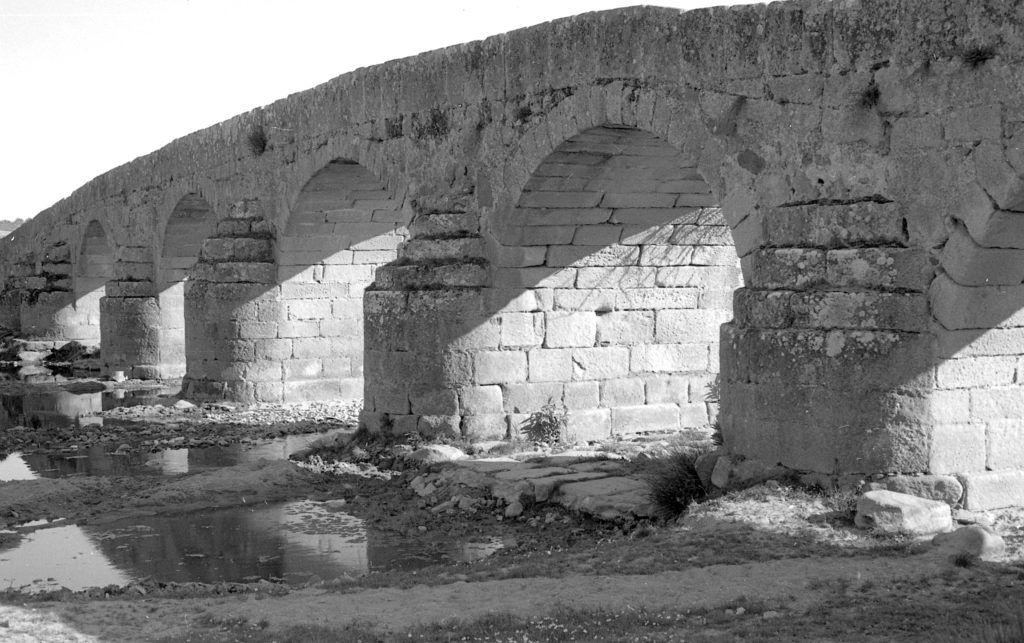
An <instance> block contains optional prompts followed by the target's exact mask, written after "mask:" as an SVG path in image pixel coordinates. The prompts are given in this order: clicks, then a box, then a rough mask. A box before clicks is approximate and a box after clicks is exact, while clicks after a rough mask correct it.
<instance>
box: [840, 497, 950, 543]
mask: <svg viewBox="0 0 1024 643" xmlns="http://www.w3.org/2000/svg"><path fill="white" fill-rule="evenodd" d="M854 523H855V524H856V525H857V526H858V527H860V528H861V529H875V530H877V531H879V532H882V533H888V534H895V533H911V534H933V533H936V532H940V531H949V530H950V529H952V528H953V517H952V514H951V513H950V510H949V505H947V504H946V503H944V502H938V501H935V500H927V499H925V498H918V497H916V496H910V495H907V494H905V493H896V492H895V491H886V490H875V491H868V492H867V493H865V494H864V495H863V496H861V497H860V499H859V500H858V501H857V515H856V517H855V518H854Z"/></svg>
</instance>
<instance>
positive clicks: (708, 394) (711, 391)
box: [704, 375, 725, 447]
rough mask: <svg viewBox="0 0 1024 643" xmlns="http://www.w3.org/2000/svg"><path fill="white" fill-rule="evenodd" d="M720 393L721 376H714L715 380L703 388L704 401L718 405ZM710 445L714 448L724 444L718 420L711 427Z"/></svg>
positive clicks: (720, 424)
mask: <svg viewBox="0 0 1024 643" xmlns="http://www.w3.org/2000/svg"><path fill="white" fill-rule="evenodd" d="M721 392H722V383H721V375H715V379H714V380H712V381H710V382H708V383H707V384H706V385H705V386H704V401H705V402H708V403H710V404H718V403H719V402H720V401H721ZM711 444H713V445H715V446H716V447H720V446H723V445H724V444H725V438H723V437H722V423H721V422H719V421H718V420H715V422H714V424H712V425H711Z"/></svg>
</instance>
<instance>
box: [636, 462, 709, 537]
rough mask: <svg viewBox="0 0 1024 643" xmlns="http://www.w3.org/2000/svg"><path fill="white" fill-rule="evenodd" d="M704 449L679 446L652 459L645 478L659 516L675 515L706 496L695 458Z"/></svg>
mask: <svg viewBox="0 0 1024 643" xmlns="http://www.w3.org/2000/svg"><path fill="white" fill-rule="evenodd" d="M703 453H705V451H703V450H700V449H692V448H691V449H681V450H679V451H677V452H675V453H671V454H669V455H667V456H665V457H663V458H658V459H657V460H654V461H652V462H651V463H650V465H648V467H647V474H646V475H645V482H646V483H647V489H648V498H649V499H650V501H651V503H652V504H653V505H654V510H655V512H656V513H657V515H658V517H659V518H662V519H664V520H671V519H673V518H676V517H678V516H680V515H682V513H683V512H684V511H686V509H687V508H688V507H689V506H690V505H691V504H692V503H694V502H699V501H701V500H703V499H704V498H706V497H707V495H708V492H707V489H705V488H704V483H702V482H701V480H700V475H698V473H697V467H696V463H697V458H699V457H700V456H701V455H702V454H703Z"/></svg>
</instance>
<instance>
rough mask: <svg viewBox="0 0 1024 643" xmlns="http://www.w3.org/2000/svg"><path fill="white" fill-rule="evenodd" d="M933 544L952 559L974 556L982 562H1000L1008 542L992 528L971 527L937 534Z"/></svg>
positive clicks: (982, 526)
mask: <svg viewBox="0 0 1024 643" xmlns="http://www.w3.org/2000/svg"><path fill="white" fill-rule="evenodd" d="M932 544H933V545H935V547H936V549H937V550H938V551H940V552H942V553H943V554H947V555H948V556H950V557H951V558H956V557H958V556H964V555H966V556H973V557H975V558H980V559H981V560H998V559H1000V558H1002V556H1003V555H1004V554H1005V553H1006V541H1004V540H1003V537H1002V536H1000V535H999V534H997V533H996V532H995V531H994V530H993V529H992V528H990V527H985V526H984V525H969V526H965V527H960V528H959V529H956V530H954V531H951V532H948V533H944V534H936V536H935V538H932Z"/></svg>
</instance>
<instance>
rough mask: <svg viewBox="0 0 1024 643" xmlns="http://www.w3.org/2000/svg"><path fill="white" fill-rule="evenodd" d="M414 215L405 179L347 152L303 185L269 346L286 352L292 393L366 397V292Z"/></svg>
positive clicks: (283, 249)
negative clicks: (382, 174)
mask: <svg viewBox="0 0 1024 643" xmlns="http://www.w3.org/2000/svg"><path fill="white" fill-rule="evenodd" d="M410 218H411V214H410V208H409V205H408V203H407V202H406V192H405V189H404V187H401V186H399V185H398V181H391V182H390V184H389V183H388V182H385V181H384V180H382V179H380V178H378V177H377V176H376V175H375V174H374V173H373V172H371V171H370V170H369V169H367V168H366V167H365V166H363V165H362V164H360V163H359V162H357V161H355V160H352V159H349V158H346V157H335V158H333V159H331V160H330V161H328V162H327V163H326V164H325V165H323V166H322V167H321V168H320V169H318V170H317V171H316V172H315V173H314V174H313V175H312V176H311V177H310V178H309V179H308V180H307V181H305V183H304V184H302V187H301V189H299V190H298V192H297V194H296V195H295V197H294V200H293V202H292V204H291V206H290V208H289V209H288V212H287V218H286V221H285V223H284V226H283V232H281V233H280V235H279V237H278V243H277V265H278V272H277V282H278V284H279V286H280V309H279V310H280V319H279V322H278V326H277V330H278V332H277V338H276V339H277V341H276V342H274V343H273V344H268V345H267V347H266V350H267V351H268V355H278V356H280V357H281V358H282V359H283V360H284V362H283V368H284V370H283V380H284V389H283V396H284V400H285V401H304V400H315V399H323V398H324V397H348V398H354V397H360V396H361V395H362V389H363V291H364V289H365V288H366V286H368V285H369V284H370V283H372V282H373V278H374V270H375V269H376V267H378V266H381V265H384V264H386V263H389V262H391V261H394V259H395V258H396V256H397V252H398V247H399V245H400V244H401V243H402V242H403V241H404V240H405V239H406V237H407V232H406V225H407V224H408V222H409V220H410ZM256 357H257V359H259V358H261V357H263V355H262V351H261V348H260V347H259V346H257V355H256Z"/></svg>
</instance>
